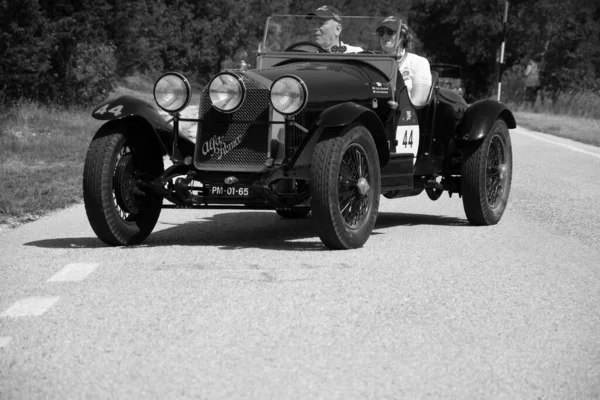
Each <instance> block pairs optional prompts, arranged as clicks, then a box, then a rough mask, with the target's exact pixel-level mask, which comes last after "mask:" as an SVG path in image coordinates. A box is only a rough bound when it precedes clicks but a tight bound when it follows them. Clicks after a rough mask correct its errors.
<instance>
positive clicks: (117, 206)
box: [83, 124, 163, 246]
mask: <svg viewBox="0 0 600 400" xmlns="http://www.w3.org/2000/svg"><path fill="white" fill-rule="evenodd" d="M127 126H128V125H116V124H107V125H105V126H103V127H102V128H100V130H99V131H98V132H97V133H96V135H95V136H94V139H93V140H92V143H91V144H90V147H89V149H88V153H87V156H86V160H85V165H84V172H83V199H84V203H85V210H86V214H87V217H88V220H89V222H90V225H91V226H92V229H93V230H94V232H95V233H96V235H97V236H98V238H99V239H100V240H102V241H103V242H105V243H107V244H111V245H116V246H119V245H132V244H139V243H141V242H142V241H143V240H144V239H146V238H147V237H148V236H149V235H150V233H151V232H152V230H153V229H154V226H155V225H156V222H157V221H158V217H159V216H160V212H161V209H162V198H161V197H157V196H154V195H150V194H144V192H142V191H141V190H140V189H139V188H138V187H137V184H136V176H138V175H139V174H140V173H143V174H145V175H151V176H158V175H160V174H161V173H162V171H163V163H162V158H161V157H160V152H159V151H158V150H157V149H156V148H154V147H152V145H151V144H149V143H148V142H145V143H144V142H142V141H136V140H134V139H133V138H134V136H133V134H132V133H130V132H129V131H128V129H127ZM150 143H152V142H150Z"/></svg>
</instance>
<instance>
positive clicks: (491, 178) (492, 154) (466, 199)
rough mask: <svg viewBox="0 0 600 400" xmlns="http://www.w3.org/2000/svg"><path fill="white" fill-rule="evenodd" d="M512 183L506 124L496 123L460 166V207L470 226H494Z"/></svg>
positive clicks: (510, 146)
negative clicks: (461, 196) (461, 202)
mask: <svg viewBox="0 0 600 400" xmlns="http://www.w3.org/2000/svg"><path fill="white" fill-rule="evenodd" d="M511 181H512V145H511V140H510V135H509V133H508V128H507V126H506V123H504V121H502V120H497V121H496V122H495V123H494V125H493V126H492V129H491V131H490V132H489V133H488V135H487V136H486V137H485V139H484V140H483V141H482V142H481V143H480V145H479V147H478V148H477V149H476V150H475V151H474V152H473V153H472V154H471V155H470V157H469V158H468V159H467V160H466V162H465V163H464V164H463V166H462V177H461V189H462V194H463V206H464V209H465V214H466V216H467V219H468V220H469V222H471V223H472V224H474V225H493V224H497V223H498V221H500V219H501V218H502V215H503V214H504V210H505V209H506V205H507V203H508V196H509V193H510V186H511Z"/></svg>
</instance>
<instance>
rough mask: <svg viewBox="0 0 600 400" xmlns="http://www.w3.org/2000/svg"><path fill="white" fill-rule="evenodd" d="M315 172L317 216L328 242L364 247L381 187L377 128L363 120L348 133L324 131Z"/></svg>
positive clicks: (313, 202)
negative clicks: (370, 128)
mask: <svg viewBox="0 0 600 400" xmlns="http://www.w3.org/2000/svg"><path fill="white" fill-rule="evenodd" d="M310 173H311V181H310V194H311V207H312V213H313V219H314V221H315V223H316V225H317V232H318V233H319V237H320V238H321V240H322V241H323V243H324V244H325V246H327V247H329V248H331V249H353V248H358V247H361V246H362V245H363V244H364V243H365V242H366V241H367V240H368V238H369V236H370V235H371V232H372V231H373V227H374V226H375V220H376V219H377V211H378V209H379V194H380V190H381V188H380V184H381V183H380V169H379V158H378V155H377V149H376V147H375V142H374V141H373V137H372V136H371V133H370V132H369V131H368V130H367V129H366V128H365V127H364V126H362V125H355V126H353V127H351V128H350V129H348V130H347V131H346V132H344V133H343V134H342V135H335V134H334V133H333V132H330V133H329V134H328V132H324V137H323V138H322V139H321V140H320V141H319V142H318V143H317V145H316V147H315V150H314V153H313V159H312V165H311V172H310Z"/></svg>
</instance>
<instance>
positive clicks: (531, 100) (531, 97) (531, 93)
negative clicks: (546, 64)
mask: <svg viewBox="0 0 600 400" xmlns="http://www.w3.org/2000/svg"><path fill="white" fill-rule="evenodd" d="M539 62H540V59H539V56H538V55H536V56H534V57H533V58H530V59H529V63H527V68H525V102H526V103H527V104H530V105H531V107H532V108H533V106H534V104H535V100H536V99H537V95H538V92H539V91H540V66H539Z"/></svg>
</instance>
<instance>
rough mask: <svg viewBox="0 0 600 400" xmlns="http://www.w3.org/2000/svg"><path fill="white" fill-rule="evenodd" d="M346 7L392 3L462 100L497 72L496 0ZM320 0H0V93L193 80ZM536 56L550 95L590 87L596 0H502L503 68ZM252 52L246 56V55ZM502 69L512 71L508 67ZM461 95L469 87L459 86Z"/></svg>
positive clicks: (360, 10)
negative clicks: (455, 83)
mask: <svg viewBox="0 0 600 400" xmlns="http://www.w3.org/2000/svg"><path fill="white" fill-rule="evenodd" d="M329 4H330V5H333V6H336V7H337V8H339V9H340V10H342V12H343V13H345V14H346V15H379V16H386V15H390V14H401V15H402V16H403V18H405V19H407V20H408V21H409V25H410V27H411V29H412V30H413V33H414V36H415V38H416V43H417V47H416V50H417V52H418V53H421V54H423V55H426V56H427V57H428V58H429V59H430V61H431V62H449V63H455V64H459V65H461V66H462V68H463V75H464V77H465V83H466V86H467V87H466V92H467V94H468V98H467V100H473V99H475V98H482V97H486V96H490V95H491V94H492V92H493V90H494V87H495V82H497V75H496V74H497V73H498V71H499V68H498V62H497V61H498V51H499V48H500V43H501V42H502V39H503V36H504V35H503V24H502V17H503V10H504V5H505V0H413V1H412V2H411V1H410V0H402V1H390V0H381V1H378V2H373V1H367V0H346V1H341V0H336V1H331V2H329ZM321 5H323V2H322V1H303V2H292V1H291V0H202V1H198V0H130V1H126V2H119V1H116V0H93V1H92V0H0V102H1V103H7V102H15V101H17V100H19V99H29V100H35V101H38V102H52V103H55V104H56V103H58V104H65V105H71V104H90V103H93V102H95V101H99V100H100V99H102V98H103V97H105V96H106V95H107V94H108V93H109V92H110V90H111V88H112V87H113V85H114V84H115V81H116V80H117V78H118V77H123V76H130V75H134V74H143V75H147V76H153V77H156V76H157V75H159V74H160V73H161V72H164V71H166V70H177V71H181V72H183V73H185V74H186V75H188V76H189V77H190V78H192V80H195V81H196V82H197V83H199V84H203V83H205V82H206V81H207V80H208V79H209V78H210V76H211V75H213V74H214V73H216V72H218V71H219V70H221V69H222V68H224V67H227V66H228V65H230V63H231V60H232V57H233V55H234V54H235V52H236V50H238V49H245V50H246V51H247V52H248V53H249V54H252V51H253V50H255V49H256V48H257V44H258V42H259V40H260V37H261V34H262V30H263V27H264V21H265V18H266V17H267V16H268V15H270V14H273V13H278V14H286V13H289V14H304V13H306V12H307V11H309V10H313V9H315V8H316V7H318V6H321ZM534 54H539V55H541V56H542V84H543V87H544V90H545V91H546V92H547V93H548V96H550V97H551V98H558V96H559V95H560V94H562V93H566V92H581V91H586V92H593V93H596V94H598V92H599V91H600V79H599V73H600V2H598V1H597V0H570V1H568V2H565V1H558V0H515V1H511V2H510V8H509V21H508V25H507V45H506V53H505V65H504V68H503V71H510V73H511V74H512V75H515V73H516V74H518V73H520V72H522V69H523V67H524V65H525V63H526V60H527V59H528V57H531V56H533V55H534ZM251 59H252V58H251ZM512 75H511V76H512ZM469 97H470V98H469Z"/></svg>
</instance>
